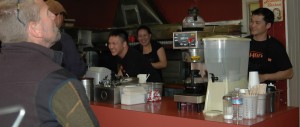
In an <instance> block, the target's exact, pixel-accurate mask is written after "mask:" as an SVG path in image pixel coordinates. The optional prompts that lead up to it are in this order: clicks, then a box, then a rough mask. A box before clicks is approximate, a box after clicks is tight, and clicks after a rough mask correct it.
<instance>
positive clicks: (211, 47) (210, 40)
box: [202, 35, 250, 116]
mask: <svg viewBox="0 0 300 127" xmlns="http://www.w3.org/2000/svg"><path fill="white" fill-rule="evenodd" d="M202 40H203V43H204V56H205V65H206V68H207V72H208V85H207V91H206V98H205V107H204V111H203V112H204V114H205V115H207V116H216V115H220V114H222V112H223V102H222V97H223V96H224V95H226V94H228V93H229V92H232V91H233V90H234V88H241V89H246V88H247V86H248V85H247V82H248V81H247V75H248V59H249V48H250V39H247V38H240V37H235V36H225V35H215V36H210V37H205V38H203V39H202Z"/></svg>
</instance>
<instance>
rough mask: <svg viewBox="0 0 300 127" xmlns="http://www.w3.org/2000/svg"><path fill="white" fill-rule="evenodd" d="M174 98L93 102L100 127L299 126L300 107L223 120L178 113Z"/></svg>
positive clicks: (92, 105)
mask: <svg viewBox="0 0 300 127" xmlns="http://www.w3.org/2000/svg"><path fill="white" fill-rule="evenodd" d="M176 105H177V103H176V102H174V101H173V97H163V99H162V101H158V102H147V103H145V104H136V105H121V104H117V105H113V104H106V103H98V102H91V107H92V109H93V111H94V112H95V114H96V116H97V118H98V120H99V123H100V125H101V127H120V126H124V127H159V126H161V127H171V126H172V127H199V126H206V127H208V126H209V127H247V126H248V127H284V126H286V127H298V126H299V108H298V107H281V108H280V109H279V110H278V111H276V112H275V113H267V114H266V115H264V116H258V117H257V118H256V119H252V120H247V119H244V120H240V121H232V120H224V119H223V116H222V115H219V116H215V117H207V116H205V115H204V114H203V113H202V112H200V113H197V112H196V111H192V110H189V111H187V110H181V111H178V110H177V107H176Z"/></svg>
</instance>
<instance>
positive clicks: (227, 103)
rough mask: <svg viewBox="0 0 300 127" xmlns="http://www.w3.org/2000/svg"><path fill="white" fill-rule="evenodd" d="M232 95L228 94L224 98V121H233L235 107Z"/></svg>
mask: <svg viewBox="0 0 300 127" xmlns="http://www.w3.org/2000/svg"><path fill="white" fill-rule="evenodd" d="M231 98H232V97H231V94H227V95H224V96H223V117H224V119H232V118H233V107H232V101H231Z"/></svg>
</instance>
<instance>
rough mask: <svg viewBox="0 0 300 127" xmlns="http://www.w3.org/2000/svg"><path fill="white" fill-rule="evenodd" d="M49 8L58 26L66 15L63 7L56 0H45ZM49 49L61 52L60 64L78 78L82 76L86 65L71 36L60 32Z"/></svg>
mask: <svg viewBox="0 0 300 127" xmlns="http://www.w3.org/2000/svg"><path fill="white" fill-rule="evenodd" d="M46 4H47V5H48V7H49V10H50V11H51V12H52V13H53V14H55V19H54V21H55V24H56V26H57V27H58V28H60V27H61V26H62V25H63V22H64V19H65V17H66V15H67V11H66V10H65V8H64V7H63V6H62V5H61V4H60V3H59V2H58V1H56V0H47V1H46ZM51 49H53V50H56V51H61V52H62V53H63V59H62V64H61V65H62V66H63V67H64V68H65V69H67V70H68V71H70V72H71V73H72V74H74V75H75V76H77V77H78V78H80V77H82V76H83V75H84V74H85V73H86V71H87V65H86V64H85V62H84V61H83V59H81V58H80V54H79V52H78V50H77V47H76V45H75V42H74V41H73V39H72V37H71V36H70V35H68V34H67V33H65V32H62V33H61V39H60V40H59V41H57V42H56V43H55V44H54V45H53V46H51Z"/></svg>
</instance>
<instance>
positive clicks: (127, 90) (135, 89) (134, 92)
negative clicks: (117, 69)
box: [120, 86, 147, 105]
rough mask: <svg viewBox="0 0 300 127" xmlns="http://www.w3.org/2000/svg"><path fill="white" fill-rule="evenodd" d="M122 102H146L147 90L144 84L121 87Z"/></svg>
mask: <svg viewBox="0 0 300 127" xmlns="http://www.w3.org/2000/svg"><path fill="white" fill-rule="evenodd" d="M120 94H121V104H125V105H133V104H141V103H146V95H147V92H146V90H145V88H144V87H142V86H125V87H120Z"/></svg>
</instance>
